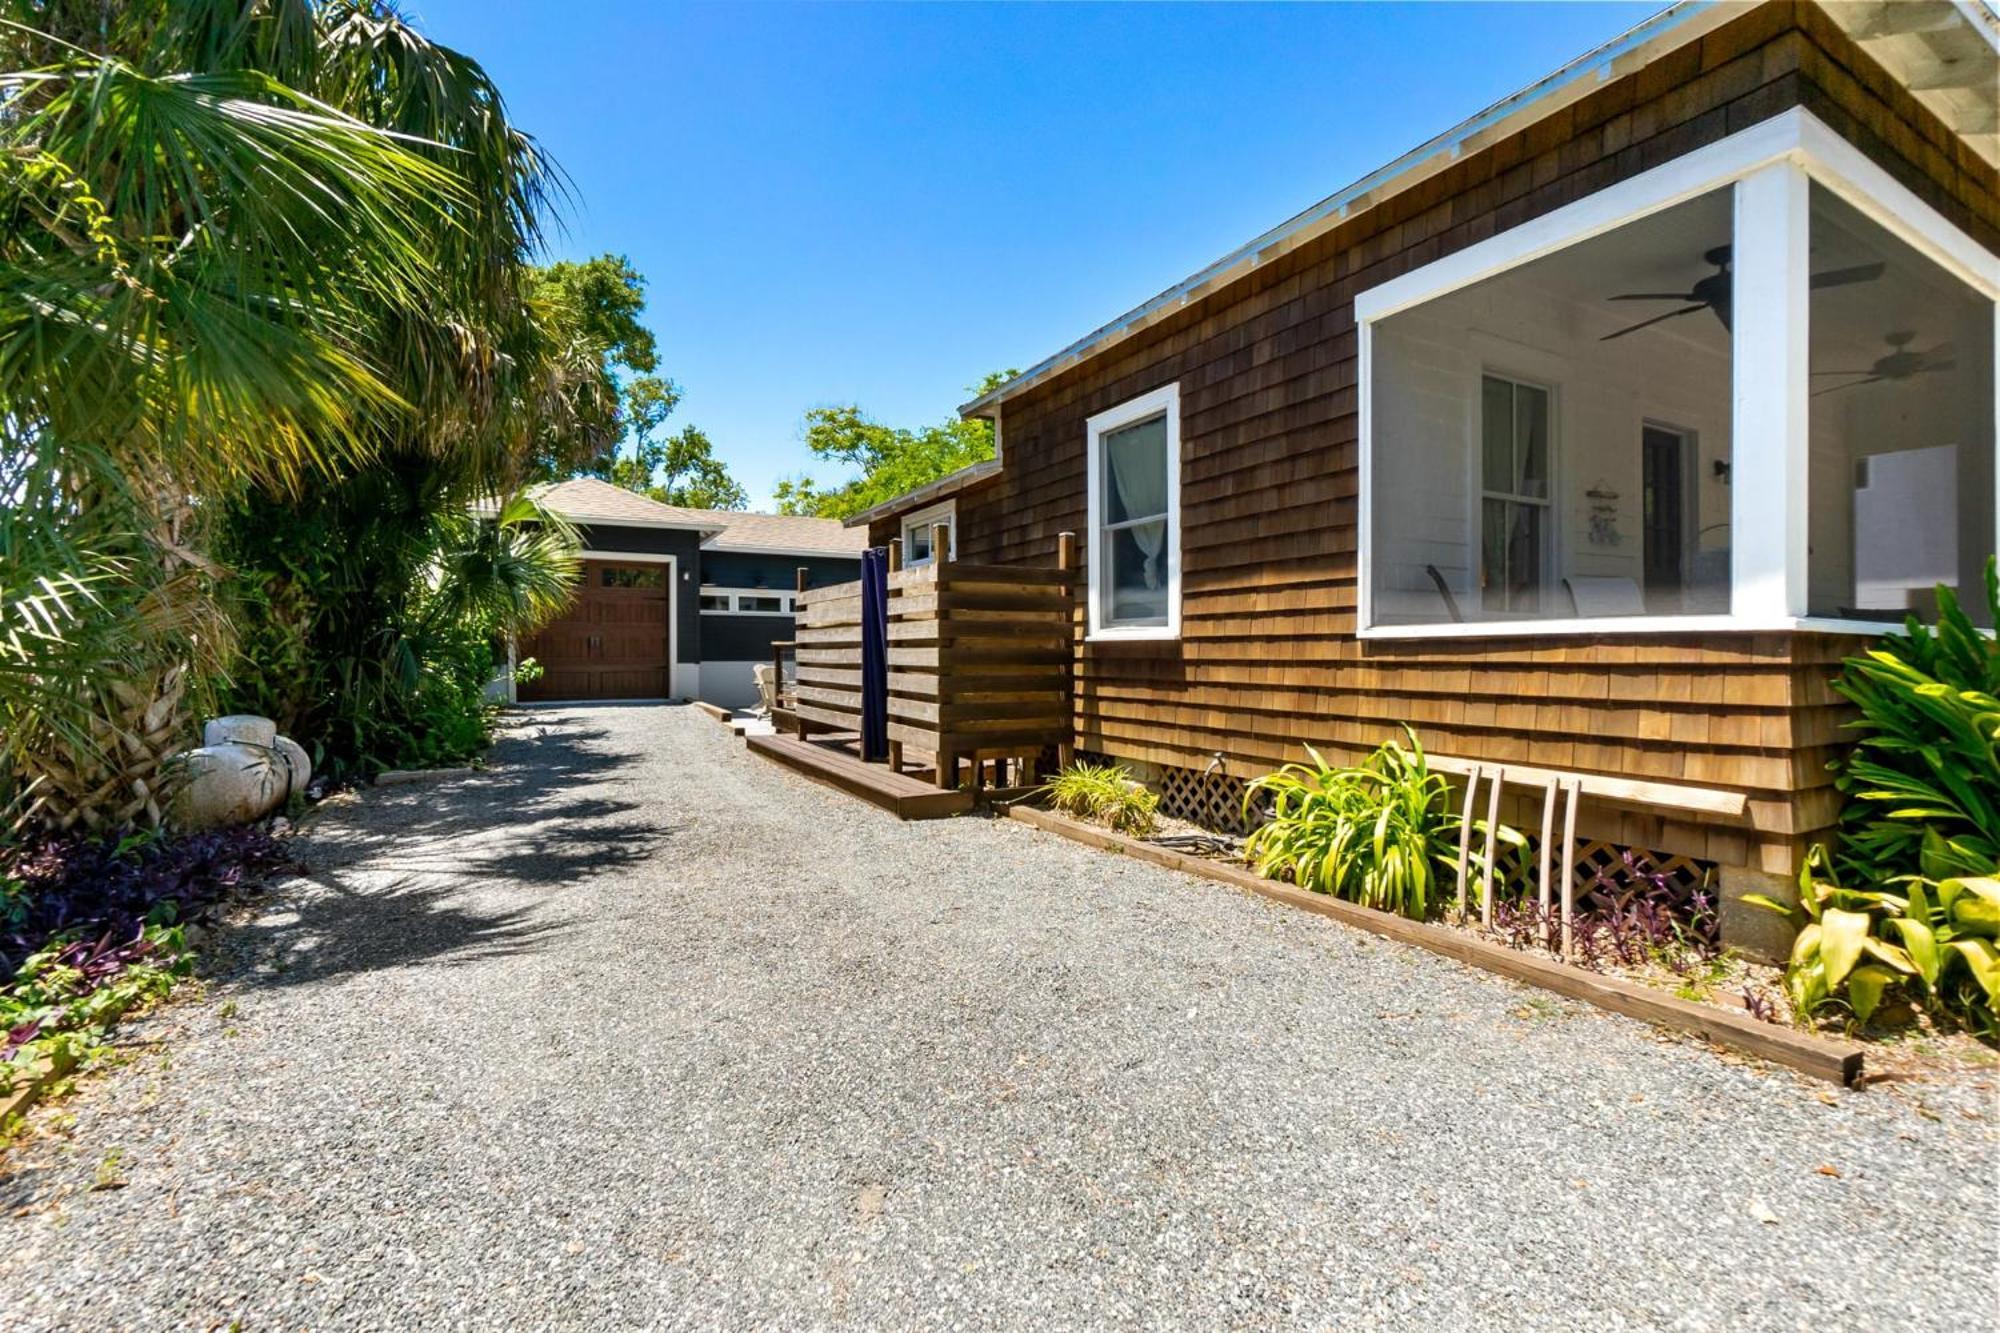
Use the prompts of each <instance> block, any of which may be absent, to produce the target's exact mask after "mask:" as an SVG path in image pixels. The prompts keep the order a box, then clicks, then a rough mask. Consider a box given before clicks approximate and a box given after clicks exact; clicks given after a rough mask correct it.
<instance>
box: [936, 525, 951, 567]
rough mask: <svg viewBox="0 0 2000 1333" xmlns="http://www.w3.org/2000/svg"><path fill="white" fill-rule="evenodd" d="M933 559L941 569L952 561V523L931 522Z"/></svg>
mask: <svg viewBox="0 0 2000 1333" xmlns="http://www.w3.org/2000/svg"><path fill="white" fill-rule="evenodd" d="M931 561H932V563H934V564H935V565H936V566H937V567H938V568H939V569H943V568H944V567H945V566H946V565H948V564H950V563H951V524H949V523H933V524H931Z"/></svg>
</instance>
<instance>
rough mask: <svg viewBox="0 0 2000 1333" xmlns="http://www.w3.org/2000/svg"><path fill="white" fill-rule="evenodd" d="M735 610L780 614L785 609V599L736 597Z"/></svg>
mask: <svg viewBox="0 0 2000 1333" xmlns="http://www.w3.org/2000/svg"><path fill="white" fill-rule="evenodd" d="M736 609H737V610H738V611H765V612H771V611H777V612H782V611H783V610H784V609H785V599H784V598H782V597H766V596H755V597H750V596H745V597H738V598H737V599H736Z"/></svg>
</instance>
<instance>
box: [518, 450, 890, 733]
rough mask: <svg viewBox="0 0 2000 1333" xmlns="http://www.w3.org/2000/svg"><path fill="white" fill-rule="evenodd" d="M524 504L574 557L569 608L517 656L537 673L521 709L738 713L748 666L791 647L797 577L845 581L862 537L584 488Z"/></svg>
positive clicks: (834, 528)
mask: <svg viewBox="0 0 2000 1333" xmlns="http://www.w3.org/2000/svg"><path fill="white" fill-rule="evenodd" d="M534 496H535V498H536V499H537V500H539V501H540V502H541V503H542V504H543V505H545V506H547V507H548V508H549V509H552V510H554V511H555V512H556V513H558V514H560V515H562V516H563V517H564V518H566V519H568V520H569V521H570V522H571V523H573V524H575V525H576V527H577V530H578V532H579V534H580V535H581V537H582V539H583V545H584V548H585V549H584V563H583V578H582V581H581V586H580V587H579V588H578V590H577V597H576V600H575V601H574V602H573V603H572V604H571V605H570V608H569V610H568V611H566V612H565V613H564V614H563V616H562V618H561V619H559V620H557V621H555V622H554V623H552V624H550V625H548V626H547V627H545V628H544V629H543V630H542V631H541V632H540V633H539V634H537V635H535V636H534V637H533V638H532V639H531V640H530V641H528V642H526V643H524V644H522V645H521V646H520V650H519V651H520V655H521V656H523V657H533V658H534V659H535V660H536V661H537V662H539V663H540V664H541V665H542V667H543V673H544V674H543V675H542V677H541V679H539V680H537V681H535V682H533V683H532V684H526V685H522V686H521V687H520V691H519V693H520V697H521V698H522V699H524V700H535V699H666V698H682V699H704V700H707V701H708V702H710V703H717V704H722V705H724V706H726V707H731V708H737V707H742V706H744V705H746V704H750V703H752V702H754V701H755V699H756V697H757V686H756V681H755V678H754V676H753V675H752V670H753V668H754V667H755V666H756V664H758V663H760V662H764V663H768V662H770V661H771V645H772V644H773V643H774V642H777V641H780V640H785V639H789V638H791V637H792V594H793V592H794V590H795V589H796V588H797V586H798V571H799V570H800V569H801V568H803V569H805V570H806V571H807V579H808V581H809V584H811V585H814V586H818V585H824V584H828V583H839V582H842V581H845V580H848V579H853V578H856V577H858V575H859V571H860V559H861V548H862V547H863V545H864V544H865V539H866V534H865V533H860V532H856V531H853V530H851V529H848V528H844V527H842V526H841V525H840V524H839V523H838V522H836V521H835V520H833V519H824V518H792V517H788V516H784V515H777V514H745V513H738V512H735V511H731V510H721V509H681V508H677V507H675V506H673V505H664V504H660V503H658V502H656V501H653V500H649V499H647V498H646V497H645V496H643V495H637V494H634V493H633V492H631V491H628V490H625V489H623V488H622V487H618V486H613V485H611V484H610V483H609V482H604V481H599V480H597V479H595V478H589V477H586V478H579V479H577V480H573V481H564V482H557V483H555V484H553V485H549V486H543V487H541V488H539V489H537V490H536V491H535V492H534Z"/></svg>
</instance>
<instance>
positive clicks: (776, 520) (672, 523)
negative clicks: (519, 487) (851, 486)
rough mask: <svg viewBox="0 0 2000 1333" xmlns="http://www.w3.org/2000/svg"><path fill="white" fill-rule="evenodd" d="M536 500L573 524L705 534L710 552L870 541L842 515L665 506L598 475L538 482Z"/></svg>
mask: <svg viewBox="0 0 2000 1333" xmlns="http://www.w3.org/2000/svg"><path fill="white" fill-rule="evenodd" d="M533 494H534V497H535V499H537V500H539V501H540V502H541V503H542V504H544V505H546V506H547V507H549V508H550V509H553V510H555V511H556V512H557V513H558V514H561V515H562V516H563V517H564V518H567V519H568V520H570V522H572V523H583V524H605V525H610V526H614V527H615V526H618V525H620V524H623V525H625V526H627V527H646V528H688V529H693V530H696V531H699V532H701V533H703V534H704V538H703V541H702V546H703V548H704V549H706V550H710V551H771V552H775V553H779V554H783V555H834V556H856V557H858V556H859V555H860V554H861V552H862V550H863V549H865V548H866V547H867V545H868V533H867V531H866V530H865V529H860V530H857V529H853V528H848V527H845V526H843V525H842V524H841V522H840V520H839V519H833V518H798V517H794V516H793V515H790V514H749V513H744V512H742V511H740V510H734V509H685V508H682V507H681V506H679V505H668V504H661V503H660V502H659V501H658V500H650V499H648V498H646V497H645V496H643V495H640V494H638V493H637V492H635V491H628V490H626V489H625V488H624V487H622V486H613V485H612V484H611V483H610V482H608V481H601V480H599V479H598V478H596V477H573V478H571V479H570V480H568V481H558V482H551V483H549V484H547V485H544V486H538V487H536V488H535V490H534V492H533Z"/></svg>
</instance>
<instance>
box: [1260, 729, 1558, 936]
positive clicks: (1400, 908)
mask: <svg viewBox="0 0 2000 1333" xmlns="http://www.w3.org/2000/svg"><path fill="white" fill-rule="evenodd" d="M1403 735H1404V739H1405V740H1406V741H1407V742H1408V743H1407V744H1403V743H1399V742H1397V741H1388V742H1386V743H1384V744H1383V745H1382V746H1381V747H1380V748H1379V749H1377V750H1376V751H1375V752H1374V753H1373V754H1371V755H1369V756H1368V758H1366V759H1364V760H1363V761H1362V762H1361V763H1359V764H1356V765H1354V766H1352V767H1349V768H1336V767H1334V766H1332V765H1330V764H1328V763H1327V762H1326V760H1324V759H1323V758H1321V757H1320V754H1319V751H1317V750H1315V749H1313V748H1312V747H1311V746H1307V747H1306V753H1307V754H1308V755H1309V756H1311V760H1312V762H1311V763H1309V764H1287V765H1285V767H1283V768H1281V769H1279V770H1278V771H1277V772H1275V773H1268V774H1266V775H1265V776H1263V777H1261V778H1258V779H1257V780H1256V781H1255V782H1252V783H1251V784H1250V789H1249V790H1248V791H1247V792H1246V793H1245V794H1244V812H1245V814H1246V816H1252V815H1254V813H1255V811H1256V807H1257V806H1258V805H1259V804H1260V803H1262V802H1268V803H1269V811H1268V818H1267V819H1266V820H1265V822H1264V823H1263V824H1262V825H1261V826H1260V827H1259V828H1258V829H1257V830H1256V831H1255V832H1253V833H1252V834H1251V835H1250V837H1249V838H1248V840H1246V841H1245V843H1244V846H1243V855H1244V859H1245V860H1247V861H1249V862H1250V863H1251V864H1252V865H1253V866H1255V867H1256V869H1257V872H1258V873H1259V874H1262V875H1269V876H1273V877H1282V878H1289V879H1290V880H1292V881H1293V882H1294V883H1296V884H1298V885H1299V886H1300V887H1301V888H1306V889H1311V890H1313V891H1314V892H1316V893H1327V894H1332V895H1333V896H1334V897H1337V898H1345V899H1347V900H1348V901H1350V902H1357V903H1360V904H1362V905H1363V906H1365V907H1374V908H1379V909H1380V910H1382V911H1385V912H1395V913H1398V914H1400V915H1402V916H1407V917H1411V918H1414V919H1417V920H1423V919H1424V918H1426V917H1428V916H1430V915H1432V913H1433V912H1435V911H1436V910H1437V909H1438V908H1439V907H1440V906H1441V905H1442V903H1443V901H1444V895H1443V893H1442V891H1441V888H1440V886H1441V885H1442V884H1444V883H1448V882H1450V880H1451V877H1452V875H1453V874H1454V873H1455V867H1456V864H1457V860H1458V824H1459V818H1458V816H1457V815H1455V814H1454V813H1453V812H1452V811H1451V808H1450V806H1451V801H1450V794H1451V789H1450V786H1449V784H1448V783H1447V782H1446V781H1445V779H1444V777H1443V775H1442V774H1438V773H1433V772H1431V770H1430V766H1429V764H1428V762H1427V761H1426V760H1425V758H1424V748H1423V745H1422V743H1421V742H1419V741H1418V740H1417V733H1416V732H1415V731H1414V730H1412V729H1411V728H1410V727H1409V726H1407V725H1406V726H1404V728H1403ZM1482 827H1483V826H1482ZM1496 833H1497V835H1498V836H1499V837H1500V838H1501V839H1502V840H1503V841H1506V842H1508V843H1509V844H1510V845H1516V844H1518V843H1519V842H1520V841H1521V838H1520V835H1519V834H1518V833H1515V832H1514V831H1513V830H1512V829H1505V828H1503V829H1499V830H1496Z"/></svg>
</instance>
